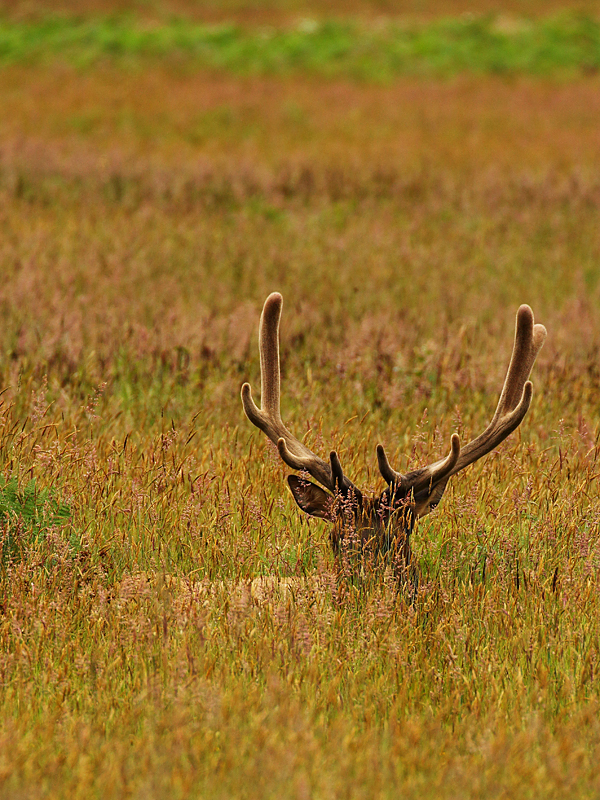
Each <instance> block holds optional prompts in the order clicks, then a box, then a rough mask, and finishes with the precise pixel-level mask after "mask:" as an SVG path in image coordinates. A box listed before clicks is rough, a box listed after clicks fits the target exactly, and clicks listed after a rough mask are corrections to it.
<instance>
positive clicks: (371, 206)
mask: <svg viewBox="0 0 600 800" xmlns="http://www.w3.org/2000/svg"><path fill="white" fill-rule="evenodd" d="M18 5H19V4H6V3H5V4H4V5H3V11H4V13H5V17H4V19H5V21H7V22H6V24H7V25H9V24H10V25H22V24H32V25H33V24H35V25H38V24H40V25H41V24H43V7H42V6H40V7H38V6H36V5H35V4H34V3H32V4H31V5H30V6H29V10H30V14H29V17H28V21H26V22H23V19H22V15H21V14H20V13H19V8H18ZM77 5H78V6H80V8H82V9H87V11H88V12H89V15H90V16H89V19H96V17H94V14H97V13H102V14H109V13H111V12H113V13H114V14H116V12H117V11H118V12H119V13H120V12H122V11H123V10H124V8H125V7H124V5H121V6H119V7H117V5H116V4H115V5H114V6H112V8H111V7H109V4H108V3H103V4H101V3H93V4H92V3H90V4H89V9H88V8H87V4H77ZM534 5H535V4H534ZM507 7H508V6H507ZM156 8H157V7H155V6H152V7H150V6H146V5H144V7H143V8H142V7H141V6H140V7H139V8H138V7H137V6H136V7H133V6H132V7H129V6H128V7H127V8H125V10H126V11H129V12H132V13H133V12H135V13H139V15H140V16H139V19H141V18H142V16H143V13H148V14H150V12H152V14H155V15H156V14H157V13H158V12H157V11H156ZM161 8H162V10H161V14H166V13H167V11H169V9H170V8H171V7H170V6H166V5H165V6H164V8H163V7H161ZM202 8H203V9H204V11H205V12H206V14H205V18H204V17H202V14H200V12H199V11H198V7H196V6H194V7H193V8H192V4H191V3H190V4H189V7H188V6H187V5H186V4H185V3H184V2H183V0H182V3H181V4H180V5H179V6H177V7H175V6H174V5H173V9H175V12H174V13H177V14H180V15H183V14H184V13H189V15H190V17H193V18H194V20H195V21H196V22H198V23H199V24H200V23H203V22H204V21H206V20H208V21H226V20H227V19H231V20H234V21H236V24H241V23H242V22H243V23H244V24H250V23H249V22H248V20H249V19H250V22H253V21H256V20H255V18H254V17H252V15H251V14H250V12H248V13H247V14H246V11H245V10H244V9H246V8H247V7H246V6H243V5H242V4H239V5H236V4H234V3H231V4H230V5H226V6H223V7H222V8H221V9H220V11H219V13H220V14H221V16H220V17H219V15H218V14H217V12H216V11H215V10H214V9H215V8H216V4H215V6H214V8H213V7H212V6H206V7H204V6H203V7H202ZM352 8H354V7H352ZM165 9H166V11H165ZM186 9H187V10H186ZM211 9H212V10H211ZM382 9H384V7H383V6H377V7H375V5H373V6H367V5H364V6H360V7H359V6H358V5H357V6H356V8H355V9H354V12H355V14H356V19H358V17H359V16H360V15H362V16H361V20H362V21H361V24H363V22H364V18H367V17H369V14H371V18H374V17H375V15H376V14H379V13H380V12H381V10H382ZM69 10H71V11H72V10H73V9H69V6H68V4H65V5H64V9H63V11H64V13H65V14H68V12H69ZM144 10H145V11H144ZM384 10H385V9H384ZM436 10H437V12H436ZM464 10H468V9H466V8H463V7H462V6H461V5H460V3H458V2H457V3H441V2H440V3H439V5H436V6H435V7H433V6H432V7H429V8H427V9H420V11H421V12H422V14H421V16H422V18H423V19H425V18H427V19H435V18H436V13H437V16H439V15H440V14H448V13H451V12H452V13H459V12H462V11H464ZM492 10H493V11H501V10H502V9H495V8H494V9H492ZM584 10H586V12H587V13H588V14H589V15H590V16H589V19H592V16H591V14H592V12H593V11H594V9H593V8H592V7H589V8H587V9H584ZM309 11H310V12H311V14H314V15H319V14H320V16H321V18H323V19H325V18H326V17H327V15H331V16H332V18H333V16H335V14H336V11H337V7H336V6H335V4H334V3H333V0H332V3H331V4H325V3H324V4H323V5H322V6H321V7H319V8H317V7H311V8H310V9H309ZM413 11H414V12H415V13H416V12H417V11H419V9H417V8H416V7H415V8H414V9H409V8H408V7H407V13H408V12H413ZM509 11H510V12H511V13H521V14H522V13H524V12H523V10H522V9H519V8H516V6H514V4H513V6H511V7H510V8H509ZM538 11H539V9H538ZM559 11H560V9H558V8H553V12H555V13H558V12H559ZM563 11H564V9H563ZM81 13H83V12H81ZM86 13H87V12H86ZM295 13H296V6H292V5H289V6H285V5H284V4H283V2H282V3H281V4H275V3H273V4H272V5H269V6H267V5H265V8H264V9H263V14H264V17H265V18H268V16H269V14H272V15H273V18H274V19H275V20H276V21H277V24H279V22H282V21H283V22H285V24H287V22H288V20H289V19H290V18H291V17H292V16H293V15H294V14H295ZM565 13H567V16H566V17H563V18H565V19H567V18H568V19H572V18H573V17H571V16H569V15H570V14H571V13H572V12H571V11H570V10H569V9H566V11H565ZM535 14H536V9H535V8H533V9H532V11H531V18H532V19H533V18H534V17H535ZM236 15H237V16H236ZM248 15H249V16H248ZM217 17H218V19H217ZM284 17H285V19H284ZM162 18H163V19H164V17H162ZM69 19H71V18H69ZM123 19H125V22H123V24H129V23H128V22H127V23H126V20H127V19H130V17H127V18H123ZM554 19H555V20H556V19H558V17H555V18H554ZM40 20H41V22H40ZM283 22H282V24H283ZM69 24H75V23H74V22H73V21H72V19H71V22H69ZM90 24H91V23H90ZM136 24H137V23H136ZM261 24H262V22H261ZM353 24H354V23H353ZM357 24H358V23H357ZM427 24H429V23H427ZM536 24H537V23H536ZM540 24H545V23H540ZM553 24H554V23H553ZM244 30H246V29H245V28H244ZM249 35H250V34H249ZM50 56H52V57H48V58H47V59H46V58H41V59H40V60H35V59H34V60H28V59H22V58H20V57H19V58H15V59H13V61H12V63H10V64H9V63H4V65H3V67H2V70H1V71H0V107H1V108H2V109H3V113H2V115H0V265H1V271H0V275H1V276H2V279H1V281H0V321H1V324H0V384H1V388H2V394H1V396H0V402H1V406H0V473H1V474H0V526H1V528H2V547H1V549H0V554H1V567H0V708H1V709H2V710H1V713H0V797H3V798H86V799H87V798H94V797H97V798H123V797H133V798H188V797H199V798H200V797H202V798H203V797H207V798H208V797H210V798H215V799H218V798H232V797H236V798H237V797H239V798H248V800H254V799H256V800H259V798H260V800H263V798H299V799H303V798H315V800H318V799H320V798H369V799H370V798H397V797H406V798H417V797H418V798H420V799H424V798H436V799H437V798H442V800H443V799H444V798H465V797H466V798H470V797H472V798H507V797H511V798H512V797H518V798H539V797H544V798H559V797H560V798H562V797H577V798H595V797H597V796H598V794H599V793H600V775H599V773H598V768H597V764H598V761H599V758H600V703H599V701H600V683H599V681H600V675H599V669H600V594H599V589H600V538H599V533H598V531H599V524H600V499H599V491H598V477H599V475H600V461H599V455H600V451H599V443H598V436H599V435H600V284H599V279H600V271H599V269H598V265H599V262H600V225H599V224H598V222H599V220H598V209H599V205H600V177H599V172H598V158H599V153H600V129H599V127H598V123H597V121H598V118H599V115H600V91H599V89H600V86H599V81H598V77H597V76H596V74H595V73H594V72H593V71H591V70H588V71H585V70H580V69H577V70H574V71H571V72H569V73H568V74H566V73H564V72H561V73H560V74H553V75H550V76H548V75H547V76H546V77H544V78H542V77H540V76H533V75H531V74H528V72H527V71H523V70H521V71H519V70H516V71H515V72H514V73H513V74H512V75H511V77H510V78H505V77H504V78H503V77H500V76H498V75H490V74H487V73H488V70H486V69H482V70H479V69H475V70H472V69H466V70H462V71H461V72H460V74H455V75H454V76H453V77H451V78H449V77H445V78H440V77H435V78H434V77H432V76H431V73H430V76H429V77H424V76H423V75H421V77H418V78H417V77H414V76H413V77H410V76H407V75H403V76H397V77H395V78H394V79H393V80H388V81H387V82H385V83H381V82H380V81H378V80H375V81H373V80H371V79H370V78H369V77H368V76H367V78H365V77H364V76H363V77H362V78H361V79H360V80H354V79H353V78H352V76H351V75H350V74H349V73H340V74H338V75H337V76H333V77H331V76H330V77H327V78H325V77H324V76H323V75H321V76H317V75H316V74H315V73H314V72H307V71H304V70H302V69H298V70H295V71H293V72H292V73H289V74H286V75H280V74H266V73H265V74H261V75H258V76H253V77H251V76H248V75H241V74H239V72H232V71H231V70H228V69H226V68H224V67H221V68H219V69H217V68H211V69H210V70H206V69H201V68H200V67H199V66H198V65H197V64H196V65H195V66H191V64H190V63H186V64H185V65H184V66H183V67H181V65H178V64H177V63H175V62H174V61H173V60H172V59H170V58H166V59H164V60H163V59H162V58H161V57H153V59H149V60H146V61H143V63H142V62H139V63H138V64H137V65H136V66H135V68H133V69H131V68H130V67H129V66H127V65H126V64H124V63H123V62H121V61H119V60H118V59H110V58H108V59H107V58H103V59H98V60H92V61H90V62H89V63H88V64H87V66H86V68H85V69H83V70H82V69H81V67H80V65H74V64H73V63H70V62H69V59H68V58H67V59H58V60H57V59H56V58H55V57H54V56H53V55H52V54H50ZM273 290H278V291H280V292H281V293H282V294H283V297H284V311H283V323H282V374H283V413H284V418H285V419H286V422H288V424H289V426H290V428H291V429H292V430H293V431H294V432H295V433H296V434H298V435H299V436H305V437H306V441H307V442H309V443H310V446H311V447H313V449H314V450H315V451H316V452H318V453H319V454H320V455H326V453H327V452H328V450H329V449H330V448H332V447H334V446H335V447H336V448H337V449H338V450H339V451H340V455H341V458H342V463H343V464H344V467H345V469H346V471H347V472H348V474H349V476H350V477H351V478H352V479H353V480H354V481H355V482H356V483H358V484H359V485H361V486H366V487H369V488H370V489H373V490H379V489H380V488H381V478H380V477H379V475H378V472H377V465H376V459H375V446H376V444H377V443H379V442H382V443H383V444H384V445H385V446H386V450H387V452H388V453H389V455H390V457H391V459H392V460H393V463H394V466H396V468H397V469H401V470H406V469H409V468H413V467H415V466H418V465H422V464H425V463H428V462H430V461H432V460H435V459H437V458H438V457H440V456H441V455H442V454H444V453H445V452H446V450H447V446H448V441H449V438H450V435H451V433H452V432H453V431H455V430H456V431H458V432H459V433H460V435H461V438H462V439H463V440H467V439H468V438H470V437H472V436H474V435H476V434H477V433H479V432H480V431H481V430H482V429H483V428H484V426H485V425H486V423H487V422H488V420H489V419H490V417H491V415H492V413H493V410H494V408H495V404H496V401H497V396H498V392H499V391H500V388H501V386H502V381H503V378H504V374H505V370H506V366H507V363H508V358H509V356H510V351H511V347H512V337H513V331H514V317H515V312H516V310H517V308H518V306H519V304H520V303H523V302H527V303H529V304H530V305H531V306H532V308H533V310H534V312H535V315H536V320H537V321H539V322H542V323H544V324H545V325H546V326H547V328H548V331H549V336H548V340H547V342H546V344H545V346H544V348H543V350H542V351H541V354H540V356H539V358H538V361H537V363H536V365H535V367H534V371H533V376H532V378H533V382H534V387H535V389H534V398H533V402H532V407H531V409H530V411H529V413H528V415H527V417H526V418H525V421H524V423H523V425H522V426H521V428H520V429H519V431H518V432H516V433H515V434H513V435H512V436H511V438H509V439H508V440H507V441H506V442H505V443H504V444H503V445H502V446H501V447H500V448H499V449H498V451H497V452H495V453H494V454H493V455H490V456H488V457H487V458H486V459H485V460H483V461H481V462H479V463H478V464H477V465H475V466H473V467H471V468H469V469H468V470H466V471H465V472H464V473H462V474H461V475H459V476H457V477H456V478H455V479H454V480H453V482H452V483H451V484H450V486H449V489H448V491H447V493H446V495H445V497H444V500H443V502H442V504H441V505H440V507H439V509H437V510H436V511H435V512H434V513H433V514H431V515H430V516H429V517H427V518H426V519H425V520H423V521H422V523H421V524H420V525H419V527H418V529H417V531H416V533H415V535H414V548H415V555H416V561H417V564H418V567H419V570H420V574H421V580H420V583H419V587H418V591H417V593H416V596H415V597H412V596H411V595H409V594H407V593H406V592H403V591H398V587H397V585H396V584H395V583H394V581H393V579H392V578H391V575H390V574H389V571H386V570H385V569H382V570H379V571H376V572H373V573H372V574H367V575H366V576H364V577H363V578H362V579H360V580H356V579H354V580H353V579H349V578H347V577H344V576H342V577H338V576H336V572H335V563H334V560H333V556H332V555H331V553H330V550H329V546H328V538H327V537H328V531H327V527H326V525H325V523H320V522H317V521H309V520H308V519H306V518H303V517H302V515H301V513H300V512H299V511H298V509H297V508H296V506H295V504H294V502H293V499H292V498H291V496H290V494H289V492H288V491H287V487H286V483H285V475H286V474H287V470H286V468H284V466H283V465H282V464H281V462H280V461H279V459H278V457H277V454H276V453H275V450H274V448H273V447H271V445H270V444H269V443H268V442H267V441H266V440H265V437H264V436H262V435H261V434H260V433H259V432H258V431H256V430H255V429H254V428H253V427H252V426H251V425H250V423H249V422H248V421H247V420H246V419H245V417H244V416H243V413H242V409H241V403H240V399H239V389H240V386H241V384H242V382H243V381H244V380H250V381H251V383H252V384H253V387H255V393H256V394H258V384H259V378H258V376H259V364H258V351H257V345H256V333H257V326H258V318H259V314H260V308H261V306H262V302H263V300H264V298H265V297H266V296H267V294H268V293H269V292H270V291H273Z"/></svg>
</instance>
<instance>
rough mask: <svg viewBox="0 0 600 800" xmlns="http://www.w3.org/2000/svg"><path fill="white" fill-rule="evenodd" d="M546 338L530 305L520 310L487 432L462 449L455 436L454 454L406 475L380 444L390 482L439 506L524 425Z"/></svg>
mask: <svg viewBox="0 0 600 800" xmlns="http://www.w3.org/2000/svg"><path fill="white" fill-rule="evenodd" d="M545 338H546V328H545V327H544V326H543V325H539V324H538V325H534V321H533V311H532V310H531V308H530V307H529V306H528V305H522V306H521V307H520V308H519V310H518V311H517V322H516V330H515V343H514V347H513V352H512V357H511V360H510V364H509V367H508V372H507V373H506V378H505V380H504V386H503V388H502V392H501V394H500V399H499V401H498V406H497V408H496V412H495V414H494V416H493V418H492V421H491V422H490V424H489V425H488V426H487V428H486V429H485V430H484V432H483V433H482V434H480V435H479V436H477V437H476V438H475V439H473V440H472V441H471V442H469V443H468V444H466V445H465V446H464V447H463V448H462V450H461V447H460V440H459V437H458V435H457V434H456V433H454V434H453V435H452V439H451V450H450V453H449V455H448V456H447V457H446V458H445V459H443V460H441V461H437V462H436V463H435V464H431V465H430V466H428V467H424V468H423V469H419V470H415V471H414V472H409V473H408V474H406V475H402V474H400V473H399V472H396V471H395V470H394V469H392V467H391V466H390V464H389V461H388V459H387V456H386V454H385V451H384V449H383V447H382V446H381V445H378V447H377V460H378V463H379V470H380V472H381V474H382V476H383V478H384V479H385V480H386V481H387V483H388V484H390V485H393V486H394V487H396V488H397V489H398V490H400V491H401V492H403V493H404V492H408V491H410V490H412V492H413V494H414V495H416V494H417V493H418V492H423V491H424V490H425V491H426V492H427V494H428V501H429V503H430V505H431V504H437V503H438V502H439V501H440V499H441V497H442V495H443V493H444V489H445V488H446V484H447V482H448V480H449V479H450V478H451V477H452V475H456V473H457V472H460V471H461V470H462V469H464V468H465V467H467V466H468V465H469V464H472V463H473V462H474V461H477V460H478V459H480V458H481V457H482V456H484V455H486V454H487V453H489V452H490V451H491V450H493V449H494V448H495V447H497V446H498V445H499V444H500V442H502V441H504V439H506V437H507V436H509V435H510V434H511V433H512V432H513V431H514V430H515V429H516V428H517V427H518V426H519V425H520V424H521V421H522V420H523V417H524V416H525V414H526V413H527V410H528V408H529V404H530V403H531V397H532V393H533V386H532V384H531V381H529V380H527V379H528V377H529V373H530V372H531V368H532V367H533V364H534V361H535V359H536V356H537V354H538V352H539V351H540V348H541V347H542V345H543V344H544V340H545Z"/></svg>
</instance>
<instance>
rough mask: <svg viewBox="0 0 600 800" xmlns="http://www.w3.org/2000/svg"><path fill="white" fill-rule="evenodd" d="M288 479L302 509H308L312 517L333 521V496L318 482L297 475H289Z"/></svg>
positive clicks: (307, 511)
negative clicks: (318, 484) (317, 483)
mask: <svg viewBox="0 0 600 800" xmlns="http://www.w3.org/2000/svg"><path fill="white" fill-rule="evenodd" d="M287 480H288V484H289V486H290V489H291V490H292V494H293V495H294V500H295V501H296V502H297V503H298V505H299V506H300V508H301V509H302V511H306V513H307V514H310V515H311V517H319V519H326V520H327V522H333V497H332V496H331V495H330V494H328V493H327V492H326V491H324V490H323V489H321V487H320V486H317V485H316V483H311V482H310V481H306V480H304V479H301V478H299V477H298V476H297V475H288V479H287Z"/></svg>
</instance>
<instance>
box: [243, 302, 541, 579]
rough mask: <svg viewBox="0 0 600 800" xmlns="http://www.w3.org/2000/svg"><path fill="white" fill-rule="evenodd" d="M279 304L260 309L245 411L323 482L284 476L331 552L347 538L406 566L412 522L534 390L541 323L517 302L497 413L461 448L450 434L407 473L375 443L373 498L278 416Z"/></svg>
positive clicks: (498, 438) (502, 433)
mask: <svg viewBox="0 0 600 800" xmlns="http://www.w3.org/2000/svg"><path fill="white" fill-rule="evenodd" d="M282 303H283V300H282V297H281V295H280V294H278V293H277V292H274V293H273V294H271V295H269V297H267V299H266V301H265V304H264V307H263V312H262V316H261V320H260V329H259V351H260V368H261V408H260V409H259V408H257V407H256V405H255V403H254V401H253V399H252V393H251V390H250V385H249V384H248V383H245V384H244V385H243V386H242V404H243V406H244V411H245V412H246V416H247V417H248V419H249V420H250V421H251V422H252V423H253V424H254V425H256V426H257V427H258V428H260V429H261V430H262V431H263V432H264V433H265V434H266V435H267V436H268V437H269V439H270V440H271V441H272V442H274V444H276V445H277V449H278V451H279V455H280V456H281V458H282V460H283V461H284V462H285V463H286V464H287V465H288V466H289V467H291V468H292V469H295V470H300V471H304V472H307V473H308V474H309V475H310V476H311V477H312V478H314V479H315V480H316V481H318V483H319V484H321V485H320V486H317V484H315V483H312V482H311V481H308V480H304V478H300V477H298V476H297V475H290V476H289V477H288V483H289V486H290V489H291V491H292V494H293V495H294V498H295V500H296V502H297V504H298V505H299V506H300V508H301V509H302V510H303V511H305V512H306V513H307V514H310V515H311V516H313V517H318V518H320V519H324V520H327V521H328V522H330V523H332V525H333V528H332V531H331V541H332V544H333V547H334V549H335V550H337V551H339V549H340V547H341V546H342V545H344V546H345V545H346V543H347V542H348V541H350V540H351V541H352V542H353V543H356V546H357V548H358V549H360V550H365V549H368V550H371V551H373V552H375V553H381V552H388V551H394V552H396V553H399V554H400V555H401V557H402V559H403V560H404V565H405V566H407V565H408V564H409V561H410V543H409V542H410V535H411V533H412V531H413V528H414V525H415V522H416V520H417V519H419V517H423V516H425V515H426V514H429V512H430V511H432V510H433V509H434V508H435V507H436V506H437V505H438V503H439V502H440V500H441V499H442V496H443V494H444V491H445V489H446V485H447V483H448V481H449V480H450V478H451V477H452V475H456V473H457V472H460V471H461V470H462V469H464V468H465V467H467V466H468V465H469V464H472V463H473V462H474V461H477V460H478V459H479V458H481V457H482V456H484V455H485V454H486V453H489V452H490V451H491V450H493V449H494V448H495V447H497V446H498V445H499V444H500V442H502V441H503V440H504V439H506V437H507V436H508V435H509V434H510V433H512V431H514V430H515V428H517V427H518V426H519V425H520V424H521V421H522V420H523V418H524V416H525V414H526V413H527V410H528V408H529V405H530V403H531V397H532V392H533V387H532V385H531V382H530V381H529V380H528V377H529V373H530V372H531V368H532V367H533V363H534V361H535V359H536V356H537V354H538V352H539V350H540V348H541V347H542V345H543V343H544V339H545V338H546V329H545V328H544V326H543V325H534V321H533V312H532V311H531V309H530V308H529V306H527V305H522V306H521V307H520V308H519V310H518V312H517V324H516V332H515V342H514V347H513V353H512V357H511V360H510V364H509V367H508V372H507V374H506V379H505V381H504V386H503V388H502V392H501V394H500V399H499V401H498V406H497V408H496V412H495V414H494V416H493V418H492V421H491V422H490V424H489V425H488V426H487V428H486V429H485V430H484V431H483V433H482V434H480V435H479V436H477V437H476V438H475V439H473V440H472V441H471V442H469V443H468V444H466V445H465V446H464V447H461V444H460V440H459V437H458V435H457V434H456V433H454V434H452V437H451V439H450V452H449V453H448V455H447V456H446V457H445V458H442V459H440V460H439V461H436V462H434V463H433V464H430V465H429V466H427V467H423V468H421V469H417V470H414V471H413V472H409V473H406V474H401V473H399V472H396V471H395V470H394V469H392V467H391V466H390V464H389V461H388V459H387V456H386V454H385V451H384V449H383V447H382V446H381V445H378V446H377V462H378V466H379V471H380V473H381V476H382V477H383V479H384V480H385V481H386V483H387V484H388V488H387V489H386V490H385V491H384V492H383V493H382V494H381V495H379V496H378V497H375V498H371V499H369V498H365V497H364V496H363V493H362V492H361V491H360V489H358V487H356V486H355V485H354V484H353V483H352V481H350V480H349V478H348V477H347V476H346V475H344V472H343V470H342V467H341V464H340V461H339V458H338V455H337V453H336V451H335V450H332V451H331V452H330V454H329V464H328V463H327V462H325V461H323V460H322V459H321V458H319V457H318V456H316V455H315V454H314V453H312V452H311V451H310V450H309V449H308V448H307V447H306V446H305V445H304V444H302V442H300V441H299V440H298V439H296V437H295V436H293V435H292V434H291V433H290V432H289V431H288V429H287V428H286V426H285V425H284V423H283V421H282V419H281V413H280V400H279V395H280V377H279V320H280V317H281V307H282ZM321 486H323V487H325V488H324V489H323V488H321ZM326 490H327V491H326Z"/></svg>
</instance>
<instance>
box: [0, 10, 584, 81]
mask: <svg viewBox="0 0 600 800" xmlns="http://www.w3.org/2000/svg"><path fill="white" fill-rule="evenodd" d="M165 59H166V60H167V61H169V62H171V63H174V64H177V65H179V66H181V65H182V64H185V65H189V66H190V67H194V68H199V67H202V68H208V69H212V70H227V71H231V72H233V73H235V74H237V75H289V74H297V73H308V74H312V75H316V76H321V77H328V78H330V77H349V78H353V79H361V80H368V81H389V80H392V79H393V78H394V77H396V76H400V75H429V76H440V75H441V76H447V75H453V74H457V73H461V72H474V73H481V74H488V73H490V74H530V75H552V74H557V73H558V74H567V75H568V74H574V73H581V72H589V71H595V70H597V69H598V68H599V67H600V23H599V22H598V21H597V20H596V19H595V18H592V17H589V16H584V15H577V14H574V13H563V14H561V15H555V16H553V17H550V18H547V19H541V20H525V19H509V18H506V19H505V18H503V17H500V16H494V15H488V16H480V17H477V16H474V17H470V16H464V17H460V18H447V19H441V20H436V21H433V22H427V23H415V22H407V23H405V24H401V23H396V22H391V21H388V22H382V23H381V24H376V23H370V24H365V23H363V24H359V23H354V22H351V21H334V20H332V21H326V22H317V21H314V20H310V19H306V20H303V21H301V22H299V23H298V25H297V26H296V27H294V28H283V29H282V28H280V29H276V28H269V27H263V28H258V29H257V28H254V29H252V28H242V27H238V26H235V25H228V24H220V25H212V26H211V25H200V24H195V23H192V22H190V21H185V20H175V21H173V22H171V23H163V24H156V25H144V24H141V23H139V22H136V21H135V18H133V17H123V16H121V17H120V16H112V17H105V18H95V19H86V18H83V19H81V18H69V17H55V18H48V19H47V20H43V21H37V22H15V21H9V20H8V19H4V21H2V22H0V63H4V64H9V63H15V62H23V61H25V62H28V63H32V62H34V63H36V62H40V61H41V62H47V61H48V60H58V61H62V62H66V63H69V64H76V65H79V66H84V65H87V66H89V65H91V64H94V63H97V62H98V61H107V60H108V61H118V62H126V63H128V64H143V63H145V62H147V61H148V60H165Z"/></svg>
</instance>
